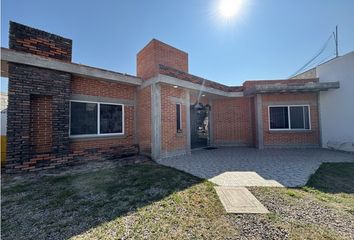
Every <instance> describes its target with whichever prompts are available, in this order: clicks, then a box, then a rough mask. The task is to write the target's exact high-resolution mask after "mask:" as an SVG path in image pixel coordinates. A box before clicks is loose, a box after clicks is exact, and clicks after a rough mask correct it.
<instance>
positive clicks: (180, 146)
mask: <svg viewBox="0 0 354 240" xmlns="http://www.w3.org/2000/svg"><path fill="white" fill-rule="evenodd" d="M186 94H187V92H186V91H185V90H184V89H181V88H177V89H176V88H173V87H172V86H167V85H161V152H162V154H164V153H168V152H173V151H177V150H186V146H187V129H186V128H187V122H186V114H187V113H186V111H187V107H189V106H186V105H185V104H182V108H181V110H182V111H181V113H182V133H177V118H176V102H173V101H171V98H170V97H175V98H180V99H183V100H184V99H186Z"/></svg>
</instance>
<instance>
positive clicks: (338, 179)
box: [302, 163, 354, 213]
mask: <svg viewBox="0 0 354 240" xmlns="http://www.w3.org/2000/svg"><path fill="white" fill-rule="evenodd" d="M302 190H304V191H305V192H307V193H310V194H311V195H312V196H313V197H315V198H316V199H318V200H319V201H322V202H325V203H327V204H330V205H332V206H335V207H338V208H341V209H344V210H345V211H347V212H349V213H352V212H354V194H353V193H354V163H323V164H322V165H321V166H320V167H319V169H318V170H317V171H316V173H314V174H313V175H312V176H311V177H310V179H309V181H308V182H307V184H306V186H305V187H303V188H302Z"/></svg>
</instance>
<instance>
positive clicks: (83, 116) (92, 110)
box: [70, 102, 97, 135]
mask: <svg viewBox="0 0 354 240" xmlns="http://www.w3.org/2000/svg"><path fill="white" fill-rule="evenodd" d="M70 116H71V117H70V134H71V135H79V134H97V104H96V103H83V102H71V115H70Z"/></svg>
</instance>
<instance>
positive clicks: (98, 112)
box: [69, 100, 125, 138]
mask: <svg viewBox="0 0 354 240" xmlns="http://www.w3.org/2000/svg"><path fill="white" fill-rule="evenodd" d="M72 102H79V103H80V102H81V103H94V104H97V134H75V135H71V103H72ZM101 104H104V105H118V106H122V132H121V133H101V131H100V105H101ZM124 125H125V119H124V104H120V103H110V102H93V101H82V100H69V137H70V138H76V137H77V138H80V137H97V136H122V135H124V130H125V129H124Z"/></svg>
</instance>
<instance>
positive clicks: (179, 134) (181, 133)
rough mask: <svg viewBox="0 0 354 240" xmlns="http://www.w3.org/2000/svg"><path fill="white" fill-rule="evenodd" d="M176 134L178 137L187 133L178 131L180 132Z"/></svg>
mask: <svg viewBox="0 0 354 240" xmlns="http://www.w3.org/2000/svg"><path fill="white" fill-rule="evenodd" d="M176 136H177V137H184V136H185V134H184V133H183V132H178V133H176Z"/></svg>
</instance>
